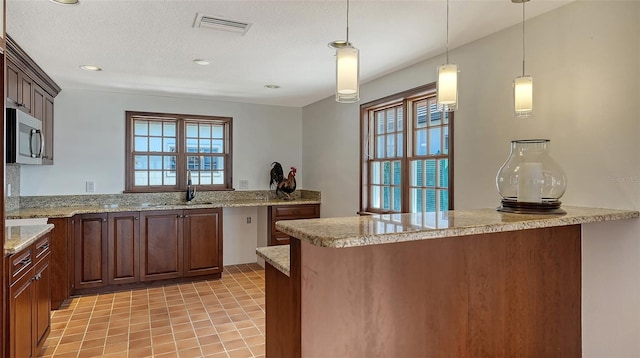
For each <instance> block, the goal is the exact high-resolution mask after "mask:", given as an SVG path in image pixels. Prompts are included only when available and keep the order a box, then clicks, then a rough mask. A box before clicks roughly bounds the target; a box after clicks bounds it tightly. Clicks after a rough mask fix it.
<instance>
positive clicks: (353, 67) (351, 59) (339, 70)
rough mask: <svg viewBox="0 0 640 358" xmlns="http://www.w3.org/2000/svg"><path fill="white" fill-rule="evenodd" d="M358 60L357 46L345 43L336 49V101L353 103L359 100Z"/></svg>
mask: <svg viewBox="0 0 640 358" xmlns="http://www.w3.org/2000/svg"><path fill="white" fill-rule="evenodd" d="M359 62H360V56H359V51H358V49H357V48H355V47H353V46H351V45H347V46H345V47H342V48H339V49H337V50H336V101H338V102H341V103H353V102H357V101H358V100H360V91H359V85H358V83H359V82H360V78H359V77H360V73H359V70H358V69H359V67H360V63H359Z"/></svg>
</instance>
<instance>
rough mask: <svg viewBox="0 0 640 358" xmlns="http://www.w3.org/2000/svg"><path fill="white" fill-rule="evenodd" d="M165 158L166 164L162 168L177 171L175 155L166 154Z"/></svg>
mask: <svg viewBox="0 0 640 358" xmlns="http://www.w3.org/2000/svg"><path fill="white" fill-rule="evenodd" d="M163 158H164V165H163V167H162V169H165V170H171V171H175V170H176V157H175V156H174V155H165V156H164V157H163Z"/></svg>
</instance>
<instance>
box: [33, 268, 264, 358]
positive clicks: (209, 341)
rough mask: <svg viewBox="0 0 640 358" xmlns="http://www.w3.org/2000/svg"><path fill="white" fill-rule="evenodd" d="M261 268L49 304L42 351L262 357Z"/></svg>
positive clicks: (77, 357) (61, 356) (59, 356)
mask: <svg viewBox="0 0 640 358" xmlns="http://www.w3.org/2000/svg"><path fill="white" fill-rule="evenodd" d="M264 334H265V315H264V270H263V269H262V268H261V267H260V266H259V265H258V264H246V265H235V266H227V267H225V269H224V273H223V274H222V279H220V280H210V281H199V282H193V283H182V284H173V285H168V286H163V287H153V288H148V289H138V290H130V291H123V292H116V293H109V294H99V295H87V296H81V297H74V298H73V299H71V300H69V301H68V302H65V304H64V306H63V307H61V308H60V309H59V310H57V311H53V313H52V316H51V333H50V334H49V337H48V339H47V341H46V342H45V344H44V348H43V349H42V351H41V352H40V357H55V358H66V357H74V358H81V357H123V358H129V357H131V358H142V357H158V358H159V357H180V358H183V357H187V358H193V357H232V358H235V357H238V358H239V357H264V351H265V348H264V344H265V340H264Z"/></svg>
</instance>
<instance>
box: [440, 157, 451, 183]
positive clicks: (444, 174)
mask: <svg viewBox="0 0 640 358" xmlns="http://www.w3.org/2000/svg"><path fill="white" fill-rule="evenodd" d="M438 180H439V182H438V186H439V187H442V188H448V187H449V159H440V160H439V161H438Z"/></svg>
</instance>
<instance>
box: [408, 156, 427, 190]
mask: <svg viewBox="0 0 640 358" xmlns="http://www.w3.org/2000/svg"><path fill="white" fill-rule="evenodd" d="M422 177H423V175H422V160H413V161H411V179H410V185H411V186H422V185H423V182H424V180H423V178H422Z"/></svg>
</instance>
